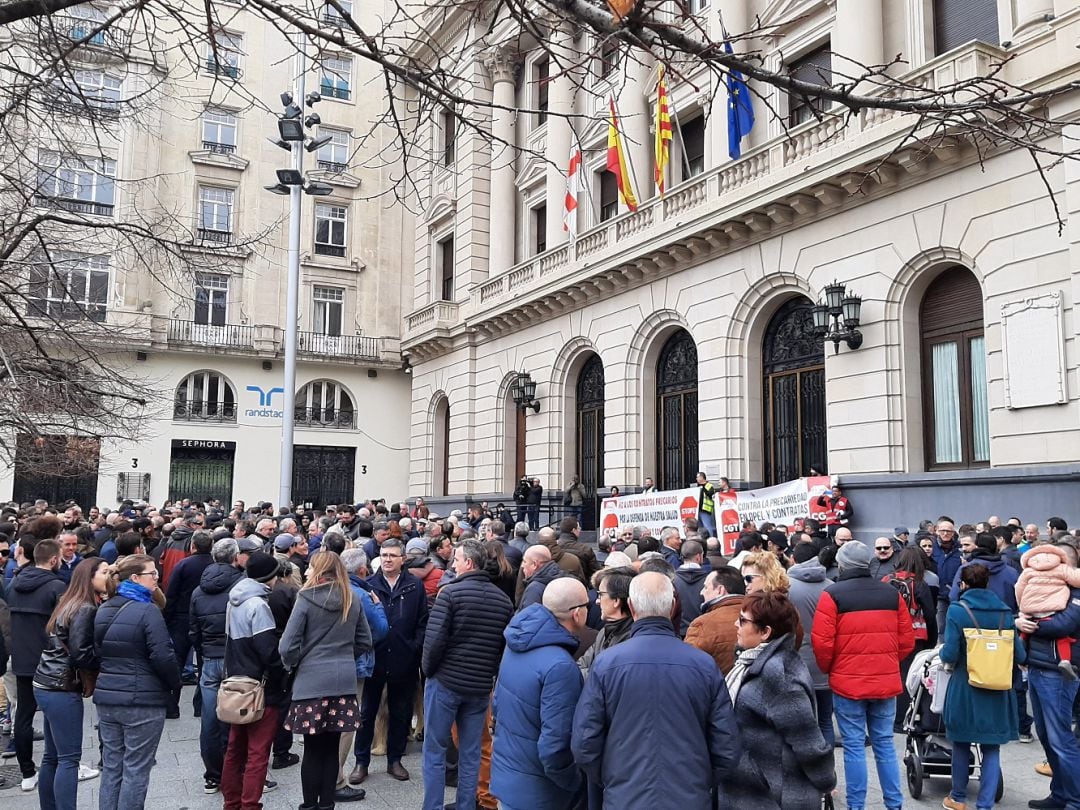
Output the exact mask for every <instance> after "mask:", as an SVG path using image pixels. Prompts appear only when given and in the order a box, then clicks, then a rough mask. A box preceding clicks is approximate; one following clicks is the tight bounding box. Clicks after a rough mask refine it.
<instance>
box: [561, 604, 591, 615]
mask: <svg viewBox="0 0 1080 810" xmlns="http://www.w3.org/2000/svg"><path fill="white" fill-rule="evenodd" d="M587 607H589V603H588V602H582V603H581V604H580V605H574V606H573V607H570V608H567V610H566V612H567V613H572V612H573V611H575V610H577V609H578V608H587Z"/></svg>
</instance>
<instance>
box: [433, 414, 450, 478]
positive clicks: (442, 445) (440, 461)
mask: <svg viewBox="0 0 1080 810" xmlns="http://www.w3.org/2000/svg"><path fill="white" fill-rule="evenodd" d="M434 415H435V419H434V423H433V424H432V426H431V438H432V454H431V463H432V470H431V484H432V489H433V490H434V494H436V495H449V494H450V400H448V399H447V398H446V397H443V398H442V399H440V400H439V402H438V403H437V404H436V405H435V414H434Z"/></svg>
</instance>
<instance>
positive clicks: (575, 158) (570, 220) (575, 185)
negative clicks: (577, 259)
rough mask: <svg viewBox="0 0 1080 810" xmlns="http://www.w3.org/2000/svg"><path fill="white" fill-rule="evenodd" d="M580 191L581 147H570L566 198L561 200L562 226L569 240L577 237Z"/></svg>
mask: <svg viewBox="0 0 1080 810" xmlns="http://www.w3.org/2000/svg"><path fill="white" fill-rule="evenodd" d="M580 191H581V149H580V147H578V146H571V147H570V165H569V167H568V168H567V170H566V198H565V200H564V202H563V218H562V228H563V230H564V231H566V232H567V233H568V234H570V241H573V240H574V239H575V238H577V207H578V192H580Z"/></svg>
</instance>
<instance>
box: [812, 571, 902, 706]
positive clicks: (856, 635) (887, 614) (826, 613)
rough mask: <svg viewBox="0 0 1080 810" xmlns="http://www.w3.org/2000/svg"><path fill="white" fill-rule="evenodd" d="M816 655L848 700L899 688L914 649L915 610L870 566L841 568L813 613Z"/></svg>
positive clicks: (884, 695)
mask: <svg viewBox="0 0 1080 810" xmlns="http://www.w3.org/2000/svg"><path fill="white" fill-rule="evenodd" d="M810 637H811V642H812V644H813V647H814V657H815V658H816V659H817V662H818V666H819V667H821V671H822V672H824V673H825V674H826V675H828V676H829V686H830V687H831V688H832V690H833V692H835V693H836V694H838V695H840V696H841V697H846V698H848V699H850V700H877V699H882V698H891V697H895V696H896V695H898V694H900V691H901V690H902V689H903V684H902V683H901V682H900V662H901V661H902V660H903V659H904V658H907V657H908V656H909V655H910V654H911V652H912V651H913V650H914V649H915V634H914V632H913V631H912V629H911V614H910V613H909V612H908V608H907V605H905V604H904V601H903V599H902V598H901V597H900V594H899V593H898V592H897V590H896V589H895V588H893V587H892V586H891V585H887V584H885V583H884V582H879V581H877V580H875V579H873V578H871V576H870V571H869V570H868V569H854V570H851V571H842V572H841V573H840V576H839V578H838V579H837V581H836V583H834V584H833V585H830V586H829V587H828V588H826V589H825V592H824V593H823V594H822V595H821V599H820V600H819V601H818V606H817V612H816V613H815V614H814V629H813V630H812V632H811V634H810Z"/></svg>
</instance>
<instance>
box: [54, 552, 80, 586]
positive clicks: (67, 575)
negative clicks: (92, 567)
mask: <svg viewBox="0 0 1080 810" xmlns="http://www.w3.org/2000/svg"><path fill="white" fill-rule="evenodd" d="M82 561H83V558H82V555H81V554H76V555H75V556H74V557H72V558H71V562H64V558H63V557H61V558H60V567H59V568H57V569H56V575H57V576H58V577H60V579H62V580H64V584H65V585H70V584H71V574H72V572H73V571H74V570H75V566H77V565H78V564H79V563H81V562H82Z"/></svg>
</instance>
